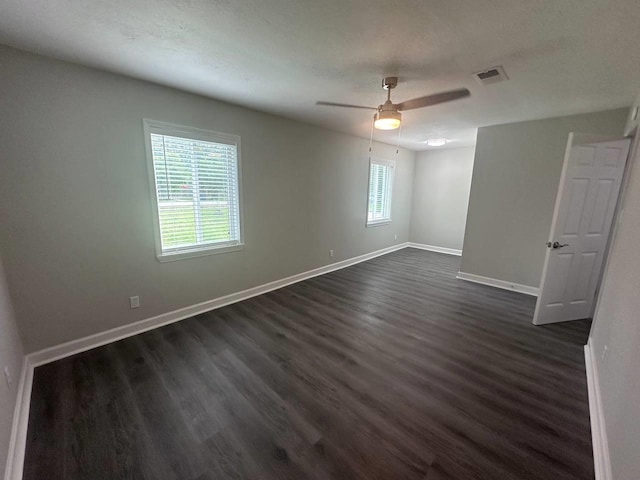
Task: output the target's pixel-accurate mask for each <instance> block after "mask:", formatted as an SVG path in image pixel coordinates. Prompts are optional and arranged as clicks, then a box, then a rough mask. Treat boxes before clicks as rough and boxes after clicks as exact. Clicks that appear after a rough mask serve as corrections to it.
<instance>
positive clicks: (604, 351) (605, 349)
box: [602, 345, 609, 363]
mask: <svg viewBox="0 0 640 480" xmlns="http://www.w3.org/2000/svg"><path fill="white" fill-rule="evenodd" d="M608 355H609V347H608V346H606V345H605V346H604V347H602V363H607V356H608Z"/></svg>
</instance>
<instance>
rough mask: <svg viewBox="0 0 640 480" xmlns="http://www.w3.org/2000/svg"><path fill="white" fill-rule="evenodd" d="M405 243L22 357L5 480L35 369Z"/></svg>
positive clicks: (18, 476)
mask: <svg viewBox="0 0 640 480" xmlns="http://www.w3.org/2000/svg"><path fill="white" fill-rule="evenodd" d="M407 245H408V244H407V243H400V244H398V245H393V246H391V247H387V248H383V249H381V250H376V251H375V252H370V253H365V254H364V255H359V256H357V257H353V258H349V259H346V260H342V261H340V262H336V263H332V264H329V265H325V266H323V267H319V268H314V269H313V270H308V271H306V272H302V273H298V274H296V275H292V276H290V277H286V278H283V279H280V280H275V281H273V282H269V283H265V284H264V285H259V286H257V287H253V288H249V289H247V290H243V291H241V292H237V293H232V294H229V295H225V296H223V297H219V298H215V299H213V300H209V301H206V302H202V303H198V304H196V305H191V306H189V307H185V308H180V309H178V310H174V311H172V312H167V313H163V314H161V315H157V316H155V317H151V318H147V319H145V320H140V321H139V322H135V323H132V324H129V325H123V326H122V327H117V328H113V329H111V330H107V331H105V332H100V333H96V334H94V335H90V336H88V337H84V338H80V339H77V340H71V341H70V342H66V343H63V344H61V345H56V346H54V347H50V348H45V349H44V350H40V351H37V352H34V353H30V354H28V355H26V356H25V358H24V362H23V365H22V373H21V376H20V385H19V387H18V396H17V400H16V407H15V411H14V417H13V426H12V429H11V439H10V442H9V452H8V457H7V467H6V470H5V476H4V479H5V480H22V473H23V469H24V455H25V448H26V442H27V427H28V424H29V406H30V403H31V387H32V383H33V371H34V369H35V368H36V367H38V366H40V365H44V364H46V363H50V362H54V361H56V360H60V359H61V358H65V357H69V356H71V355H75V354H76V353H80V352H84V351H87V350H91V349H93V348H96V347H100V346H102V345H106V344H108V343H112V342H116V341H118V340H122V339H123V338H127V337H131V336H133V335H137V334H139V333H143V332H146V331H149V330H153V329H154V328H159V327H162V326H164V325H168V324H170V323H174V322H178V321H180V320H184V319H186V318H189V317H193V316H194V315H199V314H201V313H205V312H208V311H211V310H215V309H217V308H221V307H224V306H226V305H230V304H232V303H236V302H241V301H243V300H247V299H249V298H251V297H255V296H257V295H262V294H263V293H267V292H270V291H272V290H277V289H279V288H282V287H286V286H287V285H291V284H293V283H298V282H301V281H303V280H307V279H309V278H313V277H317V276H318V275H324V274H325V273H329V272H333V271H335V270H340V269H343V268H346V267H350V266H351V265H355V264H357V263H361V262H365V261H367V260H371V259H372V258H375V257H379V256H381V255H386V254H387V253H391V252H395V251H396V250H402V249H403V248H406V247H407Z"/></svg>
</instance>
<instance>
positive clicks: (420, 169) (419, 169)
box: [409, 147, 475, 250]
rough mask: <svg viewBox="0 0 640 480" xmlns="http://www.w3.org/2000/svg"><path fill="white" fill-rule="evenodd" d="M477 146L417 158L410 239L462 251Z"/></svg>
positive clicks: (418, 155) (433, 152)
mask: <svg viewBox="0 0 640 480" xmlns="http://www.w3.org/2000/svg"><path fill="white" fill-rule="evenodd" d="M474 152H475V147H466V148H447V149H444V150H427V151H424V152H419V153H418V154H417V155H416V167H415V174H414V178H413V202H412V206H411V208H412V211H411V232H410V234H409V240H410V241H411V242H415V243H422V244H425V245H432V246H435V247H445V248H452V249H455V250H461V249H462V243H463V240H464V227H465V225H466V222H467V207H468V205H469V190H470V188H471V175H472V173H473V157H474Z"/></svg>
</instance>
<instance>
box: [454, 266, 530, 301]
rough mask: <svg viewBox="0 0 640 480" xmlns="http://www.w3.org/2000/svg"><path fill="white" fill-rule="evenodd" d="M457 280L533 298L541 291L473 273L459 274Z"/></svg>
mask: <svg viewBox="0 0 640 480" xmlns="http://www.w3.org/2000/svg"><path fill="white" fill-rule="evenodd" d="M456 278H459V279H460V280H466V281H468V282H473V283H480V284H482V285H489V286H490V287H496V288H502V289H503V290H512V291H514V292H518V293H524V294H525V295H531V296H533V297H537V296H538V293H539V289H538V288H536V287H531V286H529V285H522V284H520V283H514V282H507V281H506V280H499V279H497V278H491V277H483V276H482V275H475V274H473V273H465V272H458V274H457V275H456Z"/></svg>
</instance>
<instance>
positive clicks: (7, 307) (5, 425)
mask: <svg viewBox="0 0 640 480" xmlns="http://www.w3.org/2000/svg"><path fill="white" fill-rule="evenodd" d="M22 358H23V353H22V344H21V343H20V337H19V335H18V328H17V326H16V323H15V319H14V314H13V307H12V305H11V299H10V298H9V291H8V290H7V282H6V279H5V276H4V270H3V268H2V261H1V260H0V376H1V377H0V475H2V473H3V472H4V469H5V464H6V462H7V451H8V450H9V437H10V435H11V426H12V423H13V412H14V408H15V404H16V396H17V393H18V382H19V381H20V371H21V368H22ZM5 366H7V367H9V371H10V372H11V375H12V377H13V379H12V383H11V386H7V384H6V382H5V378H4V367H5Z"/></svg>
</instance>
